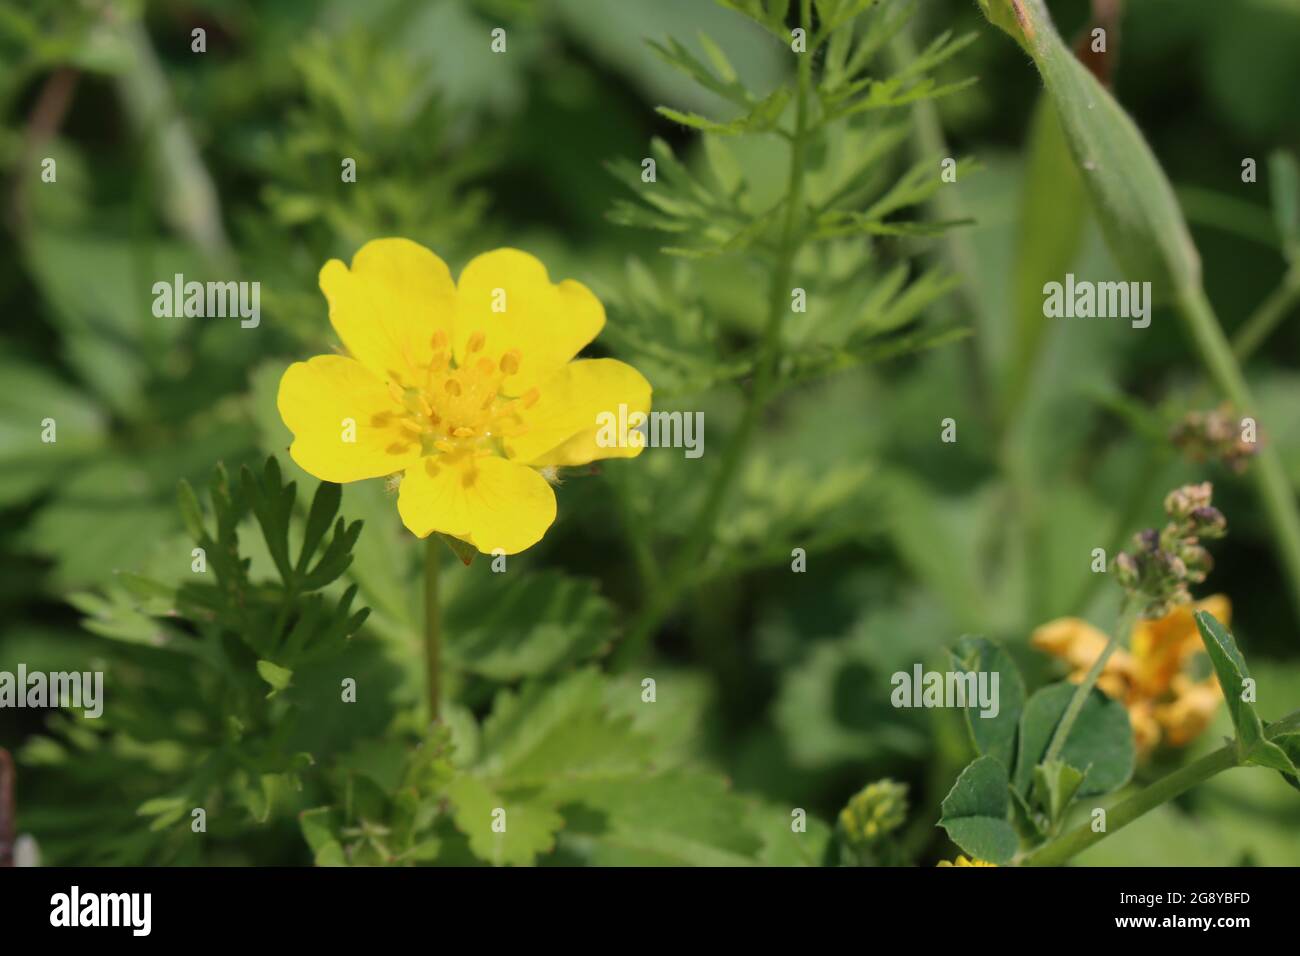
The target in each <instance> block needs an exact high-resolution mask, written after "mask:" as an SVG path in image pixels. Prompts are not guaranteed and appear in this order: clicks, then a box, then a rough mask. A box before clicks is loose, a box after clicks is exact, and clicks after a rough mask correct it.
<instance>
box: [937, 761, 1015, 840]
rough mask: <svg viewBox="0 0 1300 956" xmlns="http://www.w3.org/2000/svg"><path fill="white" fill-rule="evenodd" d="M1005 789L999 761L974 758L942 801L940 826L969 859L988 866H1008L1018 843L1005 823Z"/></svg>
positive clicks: (1008, 800) (1008, 803) (1008, 805)
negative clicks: (982, 862) (983, 861)
mask: <svg viewBox="0 0 1300 956" xmlns="http://www.w3.org/2000/svg"><path fill="white" fill-rule="evenodd" d="M1008 787H1009V781H1008V779H1007V771H1006V768H1005V767H1004V766H1002V764H1001V763H1000V762H999V761H998V760H996V759H995V758H993V757H978V758H976V759H975V760H973V761H972V762H971V763H969V764H968V765H967V766H966V768H965V769H964V770H963V771H962V772H961V775H960V776H958V778H957V782H956V783H954V784H953V787H952V789H951V790H949V791H948V795H947V796H946V797H944V798H943V804H942V813H943V815H942V816H941V817H940V819H939V826H941V827H943V829H944V830H946V831H947V833H948V836H949V838H950V839H951V840H952V842H953V843H956V844H957V845H958V846H959V847H961V848H962V849H963V850H965V851H966V852H967V853H969V854H970V855H971V856H973V857H975V858H977V859H980V860H985V861H987V862H989V863H997V864H1003V863H1008V862H1010V861H1011V858H1012V857H1013V856H1015V854H1016V850H1017V849H1018V848H1019V846H1020V841H1019V838H1018V837H1017V836H1016V831H1015V829H1014V828H1013V827H1012V826H1011V824H1010V823H1008V822H1007V815H1008V813H1009V812H1010V810H1011V797H1010V794H1009V792H1008Z"/></svg>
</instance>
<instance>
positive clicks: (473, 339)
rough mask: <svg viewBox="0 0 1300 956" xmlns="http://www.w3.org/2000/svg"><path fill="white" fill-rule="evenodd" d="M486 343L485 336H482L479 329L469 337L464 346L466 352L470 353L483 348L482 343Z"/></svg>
mask: <svg viewBox="0 0 1300 956" xmlns="http://www.w3.org/2000/svg"><path fill="white" fill-rule="evenodd" d="M486 341H487V335H485V334H484V332H483V330H482V329H479V330H478V331H477V332H475V333H474V334H473V335H471V336H470V337H469V343H468V344H467V345H466V346H465V348H466V350H467V351H469V352H471V353H473V352H477V351H478V350H479V349H481V348H482V347H483V343H484V342H486Z"/></svg>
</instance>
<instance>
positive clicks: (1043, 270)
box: [1004, 96, 1088, 413]
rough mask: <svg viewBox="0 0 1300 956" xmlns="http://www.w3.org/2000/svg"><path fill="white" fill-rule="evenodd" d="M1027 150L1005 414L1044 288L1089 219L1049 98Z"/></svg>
mask: <svg viewBox="0 0 1300 956" xmlns="http://www.w3.org/2000/svg"><path fill="white" fill-rule="evenodd" d="M1026 148H1027V150H1028V155H1027V158H1026V163H1025V175H1024V187H1023V191H1022V193H1021V196H1020V222H1019V229H1018V235H1017V237H1016V256H1015V278H1014V281H1015V285H1014V290H1013V291H1014V296H1015V298H1014V306H1015V326H1016V333H1015V338H1014V345H1013V349H1014V354H1013V358H1012V363H1011V369H1010V373H1009V374H1008V375H1007V376H1006V378H1005V388H1006V390H1005V392H1004V397H1005V403H1006V408H1007V411H1008V413H1012V412H1015V411H1017V406H1018V404H1019V402H1020V400H1021V399H1022V398H1023V392H1024V389H1025V388H1026V387H1028V384H1029V381H1030V378H1031V376H1032V374H1033V370H1034V368H1036V367H1037V362H1038V360H1039V352H1040V347H1041V344H1042V342H1043V338H1044V335H1045V333H1046V332H1047V325H1048V322H1047V318H1046V317H1045V316H1044V315H1043V286H1044V285H1045V284H1046V283H1048V282H1052V281H1059V280H1060V279H1061V277H1062V276H1064V275H1065V274H1066V273H1067V272H1068V271H1069V270H1070V266H1071V265H1072V264H1073V263H1074V260H1075V258H1076V257H1077V256H1078V254H1079V250H1080V249H1081V248H1082V246H1083V237H1084V231H1085V227H1086V225H1087V216H1088V194H1087V191H1086V189H1085V188H1084V185H1083V180H1082V179H1080V178H1079V172H1078V169H1077V168H1076V166H1075V164H1074V160H1073V159H1072V158H1071V156H1070V148H1069V145H1068V143H1067V142H1066V139H1065V134H1064V133H1063V132H1062V130H1061V121H1060V119H1059V118H1058V116H1057V115H1056V108H1055V107H1054V106H1053V105H1052V101H1051V99H1050V98H1049V97H1047V96H1040V97H1039V98H1038V105H1037V107H1036V108H1035V110H1034V115H1033V119H1032V120H1031V123H1030V130H1029V142H1028V145H1027V147H1026Z"/></svg>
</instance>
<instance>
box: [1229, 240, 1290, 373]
mask: <svg viewBox="0 0 1300 956" xmlns="http://www.w3.org/2000/svg"><path fill="white" fill-rule="evenodd" d="M1297 304H1300V261H1297V262H1296V263H1295V264H1293V265H1292V266H1291V268H1290V269H1289V270H1288V271H1287V274H1286V275H1285V276H1284V277H1283V278H1282V284H1281V285H1279V286H1278V287H1277V288H1276V289H1274V290H1273V294H1272V295H1270V296H1269V297H1268V298H1267V299H1265V300H1264V302H1263V304H1261V305H1260V307H1259V308H1258V309H1256V310H1255V314H1254V315H1252V316H1251V317H1250V318H1249V319H1247V320H1246V324H1245V325H1243V326H1242V327H1241V331H1239V332H1238V333H1237V335H1236V338H1234V339H1233V341H1232V350H1233V351H1234V352H1235V353H1236V354H1237V359H1238V361H1241V362H1244V361H1246V359H1248V358H1250V356H1251V355H1253V354H1254V352H1255V350H1256V349H1258V348H1259V347H1260V346H1261V345H1263V344H1264V341H1265V340H1266V339H1267V338H1268V337H1269V336H1270V335H1272V334H1273V330H1274V329H1276V328H1277V326H1278V323H1280V322H1281V321H1282V320H1283V319H1285V318H1286V317H1287V313H1289V312H1290V311H1291V310H1292V309H1293V308H1295V306H1296V305H1297Z"/></svg>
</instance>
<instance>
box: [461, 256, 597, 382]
mask: <svg viewBox="0 0 1300 956" xmlns="http://www.w3.org/2000/svg"><path fill="white" fill-rule="evenodd" d="M604 326H605V309H604V307H603V306H602V305H601V304H600V300H599V299H597V298H596V297H595V296H594V295H593V294H592V293H591V290H590V289H588V288H587V287H586V286H585V285H583V284H582V283H580V282H575V281H573V280H572V279H566V280H565V281H563V282H560V283H558V284H553V283H552V282H551V280H550V277H549V276H548V275H547V272H546V266H544V265H542V263H541V262H540V261H538V260H537V259H536V258H535V257H533V256H530V255H529V254H528V253H526V252H520V251H519V250H518V249H496V250H493V251H492V252H485V253H483V254H482V255H480V256H476V257H475V258H473V259H472V260H470V262H469V264H468V265H467V266H465V269H464V270H463V271H462V272H461V274H460V280H459V281H458V282H457V284H456V322H455V331H454V335H453V338H452V341H453V342H454V343H455V354H456V360H457V361H458V362H459V363H461V364H462V365H463V364H465V358H466V355H467V353H468V351H469V344H470V341H471V339H474V340H475V344H476V345H478V346H479V347H480V348H481V349H482V351H483V354H485V355H486V356H488V357H489V358H491V359H493V360H499V359H500V358H501V357H502V356H503V355H504V354H505V353H506V352H508V351H510V350H511V349H517V350H518V353H519V368H518V371H517V372H515V373H514V374H512V375H509V376H508V377H507V378H506V379H505V383H504V385H503V389H504V391H505V393H506V394H507V395H521V394H523V393H524V392H526V391H527V390H528V389H530V388H532V387H533V386H534V385H541V384H542V383H543V382H544V381H545V380H546V379H548V378H550V377H551V376H552V375H554V374H555V373H556V372H557V371H559V369H560V367H561V366H562V365H564V363H565V362H567V361H569V360H570V359H571V358H573V357H574V356H575V355H577V354H578V352H579V350H581V348H582V347H583V346H584V345H586V344H587V343H588V342H590V341H591V340H592V339H594V338H595V337H596V336H597V335H598V334H600V330H601V329H602V328H604ZM479 332H481V333H483V335H482V337H481V338H479V337H477V336H476V333H479Z"/></svg>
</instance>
